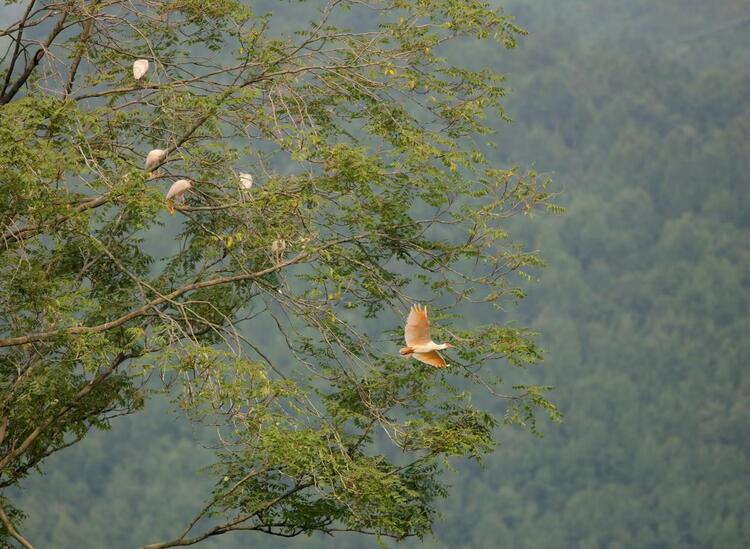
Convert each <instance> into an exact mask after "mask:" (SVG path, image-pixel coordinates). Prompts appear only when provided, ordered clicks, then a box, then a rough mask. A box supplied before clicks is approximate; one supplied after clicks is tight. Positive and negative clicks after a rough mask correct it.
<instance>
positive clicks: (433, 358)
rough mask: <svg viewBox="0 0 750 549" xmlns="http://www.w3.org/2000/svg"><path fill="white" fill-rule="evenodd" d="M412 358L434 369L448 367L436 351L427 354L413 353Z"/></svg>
mask: <svg viewBox="0 0 750 549" xmlns="http://www.w3.org/2000/svg"><path fill="white" fill-rule="evenodd" d="M412 356H413V357H414V358H416V359H417V360H418V361H420V362H424V363H425V364H429V365H430V366H434V367H435V368H445V367H446V366H448V363H447V362H446V361H445V359H444V358H443V357H442V356H440V353H438V352H437V351H430V352H429V353H413V354H412Z"/></svg>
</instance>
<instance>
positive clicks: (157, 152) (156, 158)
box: [143, 149, 167, 172]
mask: <svg viewBox="0 0 750 549" xmlns="http://www.w3.org/2000/svg"><path fill="white" fill-rule="evenodd" d="M166 158H167V151H165V150H164V149H154V150H153V151H150V152H149V153H148V154H147V155H146V163H145V164H144V165H143V169H145V170H146V171H147V172H153V171H154V168H156V167H157V166H158V165H159V164H161V163H162V162H164V160H165V159H166Z"/></svg>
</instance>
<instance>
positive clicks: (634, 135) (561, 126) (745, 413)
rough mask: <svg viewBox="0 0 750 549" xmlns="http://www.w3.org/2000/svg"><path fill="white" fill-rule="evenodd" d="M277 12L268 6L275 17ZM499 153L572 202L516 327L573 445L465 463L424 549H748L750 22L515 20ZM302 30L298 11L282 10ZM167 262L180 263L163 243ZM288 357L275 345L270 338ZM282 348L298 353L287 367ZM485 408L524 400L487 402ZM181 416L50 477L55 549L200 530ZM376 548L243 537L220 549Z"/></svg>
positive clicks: (149, 423) (509, 441)
mask: <svg viewBox="0 0 750 549" xmlns="http://www.w3.org/2000/svg"><path fill="white" fill-rule="evenodd" d="M253 5H255V4H253ZM500 5H502V6H503V7H504V8H506V11H507V12H508V13H510V14H513V15H515V16H516V18H517V22H518V23H519V24H520V25H521V26H522V27H524V28H526V29H527V30H528V31H529V36H528V37H526V38H523V39H522V40H521V41H520V44H519V47H518V48H517V49H516V50H512V51H505V50H501V49H500V48H494V49H492V50H490V49H484V46H482V47H479V46H475V45H474V44H470V43H467V44H465V45H464V46H463V48H460V49H459V50H457V49H455V48H454V49H453V50H452V51H450V52H448V54H449V55H451V56H457V57H459V58H461V59H466V60H469V61H470V62H471V64H472V65H473V66H487V67H492V68H494V69H497V70H500V71H501V72H503V73H505V74H506V75H507V79H508V86H509V88H510V90H509V91H510V93H509V96H508V98H507V100H506V107H507V110H508V113H509V114H510V116H511V117H512V118H513V120H514V122H513V123H512V124H503V125H499V126H498V128H497V130H498V132H497V134H496V135H495V136H493V137H492V140H493V141H494V142H495V144H496V148H495V149H494V152H493V153H492V154H494V155H495V158H496V159H499V160H501V161H502V162H503V163H505V164H507V165H514V164H519V165H525V166H533V167H534V168H535V169H536V170H537V171H539V172H540V173H542V174H547V175H549V176H551V177H552V179H553V181H554V189H555V190H557V191H559V192H560V193H561V194H560V197H559V199H558V202H559V203H561V204H563V205H564V206H566V207H567V208H568V212H567V213H566V214H565V215H563V216H542V217H535V218H534V219H533V220H531V221H528V220H521V221H519V222H514V223H517V227H515V230H516V233H517V234H520V235H521V237H522V238H523V239H524V240H525V241H526V242H527V243H528V244H529V245H531V246H532V247H533V248H535V249H540V250H542V252H543V255H544V257H545V259H546V261H547V264H548V265H547V268H546V269H544V271H543V272H542V273H541V276H540V278H539V280H538V281H534V282H533V283H530V284H528V285H527V286H528V287H527V289H528V297H527V298H526V299H525V300H523V301H522V302H521V303H519V305H518V306H517V307H516V308H511V309H509V310H508V311H507V315H508V316H509V317H513V318H517V319H518V323H519V324H521V325H523V324H524V323H525V324H527V325H529V326H531V327H532V328H534V329H535V330H536V331H538V332H540V333H541V336H540V341H541V342H542V343H543V347H544V348H545V350H546V359H545V363H544V365H543V366H542V367H538V368H536V369H535V370H534V371H533V376H534V377H535V381H536V382H538V383H543V384H549V385H554V386H555V387H556V389H555V391H554V392H553V393H552V395H551V398H552V400H553V401H554V402H555V403H557V404H558V405H559V407H560V409H561V410H562V411H563V412H564V413H565V419H564V422H563V423H562V424H561V425H554V424H542V425H541V426H540V427H541V430H542V431H543V433H544V436H543V438H535V437H534V436H533V435H530V434H529V433H528V432H514V431H510V430H504V431H501V432H500V434H499V439H500V446H499V447H498V449H497V451H496V452H495V453H494V454H492V455H491V456H490V457H489V458H487V459H486V460H485V462H484V464H483V467H480V466H477V465H473V464H470V463H468V462H456V463H454V465H455V467H456V470H455V471H453V472H448V473H446V475H447V477H446V479H447V482H448V483H449V484H450V485H451V486H452V489H451V493H450V496H449V497H448V498H447V499H446V500H445V501H444V502H443V503H442V511H443V518H442V519H441V520H440V521H439V522H438V524H437V525H436V528H435V536H434V538H426V539H424V540H422V541H419V540H410V541H407V542H404V544H403V545H406V546H408V547H417V546H419V547H425V548H449V547H450V548H485V547H486V548H494V547H513V548H535V549H536V548H559V547H581V548H599V547H607V548H617V547H622V548H626V547H639V548H641V547H642V548H654V549H656V548H667V547H681V548H682V547H721V548H733V547H747V546H748V545H750V421H749V418H750V369H748V367H747V366H748V364H747V357H748V356H749V355H750V314H749V312H750V176H749V175H748V174H749V173H750V71H749V69H750V1H748V0H712V1H710V2H709V1H706V0H659V1H658V2H655V1H653V0H628V1H622V0H566V1H560V0H533V1H532V0H512V1H507V2H500ZM263 6H264V7H265V8H267V9H270V10H272V11H273V13H274V14H275V17H274V19H279V20H281V21H287V23H286V24H293V22H294V17H295V13H296V12H295V10H298V9H299V8H298V7H297V6H296V5H295V4H294V3H286V2H277V3H271V2H265V3H264V4H263ZM148 245H149V246H152V247H155V248H158V247H159V246H163V245H168V243H166V244H165V243H164V242H158V241H157V240H156V237H154V241H152V242H150V243H148ZM269 337H270V336H269ZM281 345H282V343H281V342H280V343H279V349H280V348H281ZM477 400H478V402H477V403H478V404H480V405H481V406H483V407H485V408H488V409H496V410H500V409H501V407H502V403H500V402H497V401H495V400H494V399H493V398H492V397H491V396H489V395H478V396H477ZM173 408H174V407H173V406H171V405H170V404H169V403H168V402H167V401H166V399H165V400H162V401H160V400H154V401H151V402H150V403H148V404H147V406H146V410H145V412H143V413H141V414H137V415H135V416H133V417H125V418H121V419H118V420H116V421H115V422H114V424H113V430H112V432H109V433H92V434H91V435H89V436H88V437H87V438H86V439H85V440H84V441H83V442H82V443H80V444H77V445H76V446H74V447H73V448H71V449H69V450H67V451H65V452H61V453H59V454H57V455H55V456H53V457H52V458H50V459H49V460H47V461H46V462H45V467H44V469H43V471H42V473H43V474H44V475H45V478H44V479H41V478H40V477H39V474H33V475H31V476H30V477H29V478H28V479H26V480H25V481H24V482H23V484H22V491H21V493H20V494H19V495H18V498H17V503H18V504H19V506H20V507H21V508H23V509H24V510H25V511H27V512H28V514H29V518H28V519H27V521H26V523H25V524H26V526H25V532H26V533H28V535H29V536H30V537H31V538H32V539H34V540H35V542H36V543H37V544H38V546H39V547H53V548H65V549H67V548H70V549H73V548H75V549H89V548H91V549H99V548H104V547H107V548H115V549H119V548H123V549H125V548H134V547H138V546H140V545H142V544H145V543H148V542H154V541H157V540H159V539H162V538H165V537H168V536H169V537H171V536H173V535H174V534H175V533H178V532H179V531H181V530H182V529H183V528H184V526H185V525H186V523H187V522H188V521H189V520H190V518H191V517H192V516H193V514H195V512H196V511H198V510H199V509H200V508H201V507H202V505H203V495H204V494H206V493H208V491H210V481H209V479H208V477H206V476H202V475H201V474H200V471H199V469H200V468H201V467H203V466H205V465H207V464H208V463H210V462H211V459H212V456H213V454H212V452H211V451H210V449H207V448H202V447H201V445H200V444H199V441H200V440H203V439H206V433H198V432H195V431H194V430H193V429H192V428H191V427H190V425H189V424H188V423H187V421H185V420H183V419H182V418H181V417H180V415H179V413H178V412H175V411H174V410H173ZM247 546H250V547H254V548H271V547H298V548H304V549H313V548H319V547H337V548H344V547H362V546H372V547H375V546H376V540H375V539H368V538H363V537H360V536H354V535H351V534H342V535H341V536H340V537H336V538H326V537H323V536H313V537H311V538H306V537H301V538H299V539H292V540H287V539H278V538H273V537H269V536H264V535H262V534H258V533H251V534H242V533H233V534H228V535H225V536H222V537H221V538H219V539H216V540H212V541H208V542H205V543H204V544H202V545H201V547H206V548H226V549H235V548H240V547H247Z"/></svg>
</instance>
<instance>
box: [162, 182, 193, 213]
mask: <svg viewBox="0 0 750 549" xmlns="http://www.w3.org/2000/svg"><path fill="white" fill-rule="evenodd" d="M192 186H193V182H192V181H190V180H189V179H178V180H177V181H175V182H174V183H172V186H171V187H169V190H168V191H167V196H166V203H167V210H169V213H170V214H172V215H174V205H175V202H180V203H183V202H184V201H185V196H184V195H185V192H186V191H187V190H188V189H190V188H191V187H192Z"/></svg>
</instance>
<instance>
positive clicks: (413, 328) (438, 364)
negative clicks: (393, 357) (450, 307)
mask: <svg viewBox="0 0 750 549" xmlns="http://www.w3.org/2000/svg"><path fill="white" fill-rule="evenodd" d="M404 339H405V340H406V347H402V348H401V349H400V350H399V354H401V356H409V355H411V356H413V357H414V358H416V359H417V360H419V361H420V362H424V363H425V364H429V365H430V366H434V367H435V368H445V367H446V366H448V363H447V362H445V359H444V358H443V357H442V356H440V353H438V351H441V350H443V349H452V348H453V345H451V344H450V343H435V342H434V341H432V337H431V336H430V321H429V319H428V318H427V307H423V306H421V305H418V304H415V305H412V306H411V310H410V311H409V316H408V317H407V319H406V326H405V327H404Z"/></svg>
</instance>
